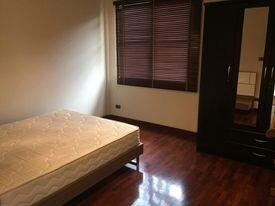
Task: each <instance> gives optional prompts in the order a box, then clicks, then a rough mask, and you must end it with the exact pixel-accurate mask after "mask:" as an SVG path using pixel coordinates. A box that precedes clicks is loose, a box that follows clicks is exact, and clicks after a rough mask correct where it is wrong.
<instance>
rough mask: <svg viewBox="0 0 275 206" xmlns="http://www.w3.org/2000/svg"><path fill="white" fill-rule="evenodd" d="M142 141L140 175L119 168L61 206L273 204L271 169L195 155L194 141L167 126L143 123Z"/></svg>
mask: <svg viewBox="0 0 275 206" xmlns="http://www.w3.org/2000/svg"><path fill="white" fill-rule="evenodd" d="M187 136H188V135H187ZM141 141H142V142H143V143H144V146H145V147H144V155H142V156H141V162H140V164H141V165H140V166H141V167H140V173H139V172H137V171H135V170H132V169H130V168H127V167H124V168H122V169H121V170H119V171H118V172H116V173H115V174H113V175H112V176H110V177H109V178H107V179H106V180H104V181H103V182H101V183H100V184H98V185H96V186H95V187H93V188H91V189H90V190H88V191H86V192H85V193H83V194H82V195H80V196H79V197H77V198H75V199H74V200H72V201H71V202H69V203H67V204H66V206H93V205H95V206H98V205H99V206H101V205H103V206H108V205H115V206H119V205H122V206H124V205H125V206H127V205H134V206H143V205H144V206H147V205H163V206H166V205H167V206H170V205H173V206H174V205H175V206H178V205H202V206H208V205H209V206H218V205H222V206H225V205H230V206H231V205H232V206H233V205H238V206H246V205H259V206H271V205H275V197H271V196H270V186H271V184H272V182H273V183H275V182H274V178H275V172H274V171H272V170H268V169H264V168H261V167H257V166H254V165H249V164H246V163H242V162H237V161H234V160H229V159H224V158H220V157H217V156H213V155H208V154H203V153H197V152H196V142H195V139H194V138H192V137H185V136H183V134H182V133H180V132H177V131H174V130H170V129H167V128H162V127H155V126H150V125H143V126H141Z"/></svg>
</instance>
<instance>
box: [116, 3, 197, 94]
mask: <svg viewBox="0 0 275 206" xmlns="http://www.w3.org/2000/svg"><path fill="white" fill-rule="evenodd" d="M114 4H115V5H116V24H117V25H116V26H117V27H116V28H117V30H116V36H117V67H118V84H123V85H133V86H144V87H152V88H163V89H174V90H184V91H194V92H195V91H197V83H198V66H199V50H200V18H201V14H200V13H201V1H199V0H194V1H192V0H154V1H152V0H149V1H146V0H141V1H137V0H121V1H116V2H114Z"/></svg>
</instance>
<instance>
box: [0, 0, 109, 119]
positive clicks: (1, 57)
mask: <svg viewBox="0 0 275 206" xmlns="http://www.w3.org/2000/svg"><path fill="white" fill-rule="evenodd" d="M102 8H103V7H102V5H101V0H0V123H5V122H11V121H14V120H19V119H23V118H26V117H29V116H32V115H36V114H41V113H46V112H49V111H53V110H57V109H61V108H67V109H72V110H75V111H79V112H83V113H88V114H95V115H99V116H101V115H104V114H105V87H106V72H105V59H104V58H105V55H104V52H105V51H104V49H105V47H104V18H103V17H104V15H103V13H102V11H103V9H102Z"/></svg>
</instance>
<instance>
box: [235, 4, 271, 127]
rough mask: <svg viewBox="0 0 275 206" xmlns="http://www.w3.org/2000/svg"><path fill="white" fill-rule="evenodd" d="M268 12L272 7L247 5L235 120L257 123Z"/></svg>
mask: <svg viewBox="0 0 275 206" xmlns="http://www.w3.org/2000/svg"><path fill="white" fill-rule="evenodd" d="M268 14H269V7H257V8H246V9H245V12H244V22H243V33H242V45H241V56H240V67H239V74H238V85H237V97H236V102H235V113H234V123H235V124H239V125H245V126H251V127H256V126H257V116H258V106H259V98H260V96H261V95H260V91H261V81H262V80H263V78H264V75H265V72H264V71H263V70H264V68H263V67H264V66H263V59H264V52H265V43H266V34H267V25H268ZM255 28H257V29H255Z"/></svg>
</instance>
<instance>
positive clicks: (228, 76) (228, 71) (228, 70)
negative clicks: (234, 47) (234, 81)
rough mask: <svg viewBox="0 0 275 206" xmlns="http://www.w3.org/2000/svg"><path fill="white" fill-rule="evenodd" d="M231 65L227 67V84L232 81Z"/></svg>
mask: <svg viewBox="0 0 275 206" xmlns="http://www.w3.org/2000/svg"><path fill="white" fill-rule="evenodd" d="M230 73H231V65H229V66H228V67H227V82H229V81H230Z"/></svg>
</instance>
